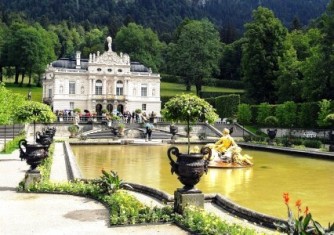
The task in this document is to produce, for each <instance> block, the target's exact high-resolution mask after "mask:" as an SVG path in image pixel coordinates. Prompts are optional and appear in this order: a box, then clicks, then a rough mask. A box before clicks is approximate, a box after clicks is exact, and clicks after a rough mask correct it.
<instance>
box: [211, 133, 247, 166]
mask: <svg viewBox="0 0 334 235" xmlns="http://www.w3.org/2000/svg"><path fill="white" fill-rule="evenodd" d="M206 146H207V147H209V148H211V151H212V154H211V158H210V159H209V160H210V161H223V162H226V163H237V164H239V165H253V163H252V162H251V159H252V158H251V157H250V156H249V155H247V154H244V155H243V154H241V151H242V149H241V148H240V147H239V146H238V145H237V144H236V143H235V141H234V139H233V137H232V136H231V135H230V130H229V129H227V128H225V129H224V130H223V136H222V137H221V138H220V139H219V140H218V141H217V142H216V143H214V144H207V145H206Z"/></svg>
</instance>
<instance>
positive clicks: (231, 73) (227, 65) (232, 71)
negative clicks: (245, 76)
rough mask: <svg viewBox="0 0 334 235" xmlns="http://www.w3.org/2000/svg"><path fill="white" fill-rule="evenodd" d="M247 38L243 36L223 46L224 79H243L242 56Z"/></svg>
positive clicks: (221, 67) (222, 71)
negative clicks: (243, 45) (241, 72)
mask: <svg viewBox="0 0 334 235" xmlns="http://www.w3.org/2000/svg"><path fill="white" fill-rule="evenodd" d="M244 41H245V39H244V38H241V39H239V40H237V41H235V42H233V43H231V44H229V45H225V46H223V50H222V51H223V52H222V58H221V62H220V76H221V78H222V79H228V80H241V74H240V71H241V67H240V64H241V57H242V44H243V43H244Z"/></svg>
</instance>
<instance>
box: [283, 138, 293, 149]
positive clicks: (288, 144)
mask: <svg viewBox="0 0 334 235" xmlns="http://www.w3.org/2000/svg"><path fill="white" fill-rule="evenodd" d="M282 145H283V146H284V147H291V146H292V142H291V139H290V138H289V137H283V138H282Z"/></svg>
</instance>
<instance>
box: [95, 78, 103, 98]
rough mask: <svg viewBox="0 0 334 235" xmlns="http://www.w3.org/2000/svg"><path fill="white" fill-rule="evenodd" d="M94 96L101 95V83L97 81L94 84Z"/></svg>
mask: <svg viewBox="0 0 334 235" xmlns="http://www.w3.org/2000/svg"><path fill="white" fill-rule="evenodd" d="M95 95H102V81H101V80H97V81H96V82H95Z"/></svg>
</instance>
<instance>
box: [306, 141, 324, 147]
mask: <svg viewBox="0 0 334 235" xmlns="http://www.w3.org/2000/svg"><path fill="white" fill-rule="evenodd" d="M303 144H304V145H305V147H307V148H318V149H319V148H321V146H322V143H321V141H320V140H304V141H303Z"/></svg>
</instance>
